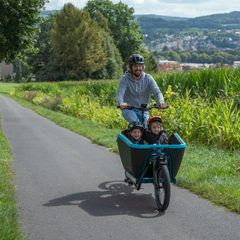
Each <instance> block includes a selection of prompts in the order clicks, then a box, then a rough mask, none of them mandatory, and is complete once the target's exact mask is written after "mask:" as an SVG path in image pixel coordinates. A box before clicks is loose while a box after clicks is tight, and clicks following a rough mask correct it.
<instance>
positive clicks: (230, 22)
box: [137, 11, 240, 31]
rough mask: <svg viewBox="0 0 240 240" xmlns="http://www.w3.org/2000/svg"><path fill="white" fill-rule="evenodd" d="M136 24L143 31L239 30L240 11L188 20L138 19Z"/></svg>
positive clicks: (143, 17)
mask: <svg viewBox="0 0 240 240" xmlns="http://www.w3.org/2000/svg"><path fill="white" fill-rule="evenodd" d="M137 22H138V23H139V24H140V28H141V29H142V30H144V31H149V30H150V29H151V30H153V29H156V28H170V29H189V28H207V29H240V11H234V12H230V13H223V14H212V15H208V16H202V17H196V18H189V19H186V20H170V21H169V20H166V19H163V18H152V17H145V16H142V17H139V18H138V19H137Z"/></svg>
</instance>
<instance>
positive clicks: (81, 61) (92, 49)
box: [51, 3, 106, 77]
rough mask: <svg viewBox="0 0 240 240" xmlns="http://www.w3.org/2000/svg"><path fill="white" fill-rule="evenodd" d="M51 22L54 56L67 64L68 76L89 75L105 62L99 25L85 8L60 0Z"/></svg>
mask: <svg viewBox="0 0 240 240" xmlns="http://www.w3.org/2000/svg"><path fill="white" fill-rule="evenodd" d="M53 26H54V28H53V29H52V30H51V43H52V47H53V49H54V50H55V51H56V60H57V63H58V64H59V65H60V66H62V67H68V68H69V70H68V74H69V76H70V77H77V76H83V77H85V76H91V74H92V73H93V72H95V71H97V70H99V69H100V68H101V67H103V66H105V65H106V51H105V49H104V48H103V47H102V46H101V44H102V37H101V35H100V33H99V27H98V25H97V23H96V22H95V21H94V20H93V19H91V17H90V15H89V13H88V11H86V10H79V9H77V8H75V7H74V6H73V4H71V3H67V4H64V6H63V9H62V10H61V11H60V13H57V14H56V18H55V22H54V24H53Z"/></svg>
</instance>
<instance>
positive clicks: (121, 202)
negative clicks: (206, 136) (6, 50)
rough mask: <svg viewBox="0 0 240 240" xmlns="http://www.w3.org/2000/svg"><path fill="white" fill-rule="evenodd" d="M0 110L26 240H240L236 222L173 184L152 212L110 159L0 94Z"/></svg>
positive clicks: (150, 196)
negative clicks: (166, 201)
mask: <svg viewBox="0 0 240 240" xmlns="http://www.w3.org/2000/svg"><path fill="white" fill-rule="evenodd" d="M0 111H1V116H2V122H1V125H2V130H3V133H4V135H5V136H6V137H7V139H8V141H9V142H10V144H11V145H12V150H11V153H12V154H13V156H14V159H13V161H12V163H11V165H12V169H13V170H14V171H15V178H14V183H15V184H16V186H17V188H16V198H17V203H18V207H19V210H20V221H21V224H22V226H23V228H24V231H25V233H26V235H28V236H29V239H31V240H33V239H39V240H45V239H46V240H55V239H56V240H61V239H64V240H65V239H68V240H75V239H76V240H79V239H81V240H82V239H83V240H88V239H97V240H108V239H111V240H113V239H114V240H118V239H119V240H125V239H128V240H129V239H130V240H131V239H134V240H135V239H138V240H146V239H148V240H152V239H153V240H155V239H157V240H162V239H163V240H171V239H172V240H195V239H197V240H202V239H204V240H206V239H207V240H221V239H222V240H238V239H240V216H239V215H237V214H234V213H231V212H228V211H226V210H225V209H223V208H221V207H217V206H215V205H213V204H211V203H210V202H208V201H207V200H205V199H202V198H199V197H198V196H197V195H195V194H192V193H190V192H188V191H187V190H183V189H180V188H178V187H176V186H174V185H172V192H171V201H170V205H169V208H168V209H167V210H166V211H165V212H164V213H162V212H160V213H159V212H158V211H157V208H156V204H155V199H154V191H153V185H152V184H143V185H142V188H141V189H140V191H137V190H135V189H134V187H132V186H130V185H128V184H127V183H124V182H123V178H124V170H123V167H122V165H121V161H120V157H119V156H118V155H117V154H115V153H111V152H109V151H107V150H106V147H103V146H98V145H96V144H92V143H91V141H90V140H88V139H87V138H85V137H83V136H80V135H78V134H76V133H73V132H71V131H69V130H67V129H65V128H62V127H60V126H58V125H56V124H55V123H53V122H51V121H50V120H48V119H46V118H44V117H42V116H39V115H38V114H36V113H35V112H34V111H32V110H30V109H27V108H24V107H22V106H20V105H19V104H18V103H16V102H15V101H14V100H12V99H10V98H7V97H4V96H1V95H0ZM93 131H97V129H93Z"/></svg>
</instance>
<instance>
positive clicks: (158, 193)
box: [155, 165, 171, 211]
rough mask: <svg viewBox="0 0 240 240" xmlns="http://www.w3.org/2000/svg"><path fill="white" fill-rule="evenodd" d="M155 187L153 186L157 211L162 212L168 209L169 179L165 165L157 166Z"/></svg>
mask: <svg viewBox="0 0 240 240" xmlns="http://www.w3.org/2000/svg"><path fill="white" fill-rule="evenodd" d="M155 176H156V177H157V186H155V198H156V203H157V206H158V209H159V210H160V211H164V210H166V209H167V208H168V205H169V201H170V191H171V185H170V177H169V171H168V168H167V166H166V165H159V167H158V168H157V174H156V175H155Z"/></svg>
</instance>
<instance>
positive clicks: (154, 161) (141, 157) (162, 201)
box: [117, 104, 186, 211]
mask: <svg viewBox="0 0 240 240" xmlns="http://www.w3.org/2000/svg"><path fill="white" fill-rule="evenodd" d="M167 107H168V106H167ZM118 108H120V107H119V106H118ZM153 108H159V107H158V106H157V105H156V104H155V105H154V106H152V107H147V105H146V104H142V105H141V107H135V106H127V109H137V110H140V111H142V119H141V122H142V124H143V123H144V111H149V110H150V109H153ZM168 139H169V143H168V144H167V145H160V144H154V145H138V144H133V143H132V142H131V141H130V140H129V139H128V138H127V137H126V136H125V135H124V134H122V133H121V134H119V135H118V138H117V144H118V149H119V154H120V158H121V161H122V165H123V168H124V170H125V177H126V178H125V180H124V181H125V182H129V181H131V182H132V184H133V185H134V186H135V187H136V189H137V190H139V189H140V188H141V184H142V183H153V185H154V192H155V199H156V204H157V207H158V209H159V211H164V210H166V209H167V208H168V205H169V202H170V189H171V184H170V183H171V182H172V183H176V175H177V173H178V170H179V168H180V165H181V162H182V158H183V155H184V150H185V147H186V144H185V142H184V141H183V140H182V139H181V137H180V136H179V135H178V134H177V133H174V134H172V135H171V136H170V137H169V138H168Z"/></svg>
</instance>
